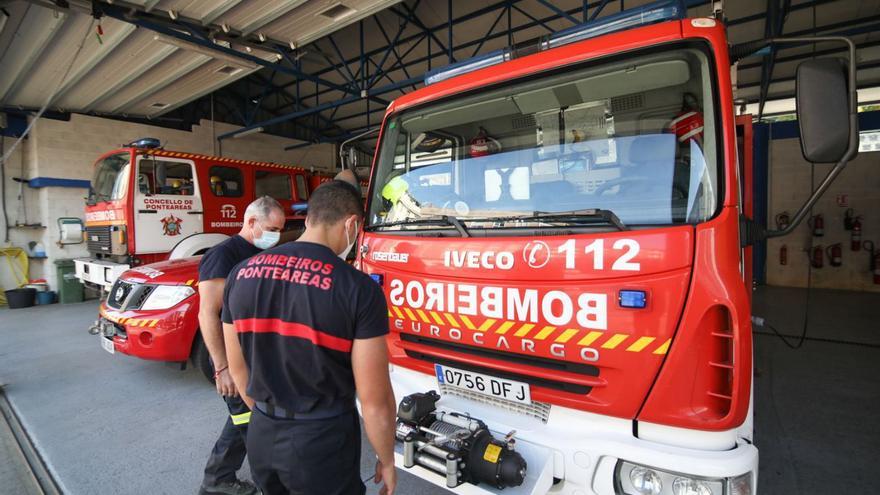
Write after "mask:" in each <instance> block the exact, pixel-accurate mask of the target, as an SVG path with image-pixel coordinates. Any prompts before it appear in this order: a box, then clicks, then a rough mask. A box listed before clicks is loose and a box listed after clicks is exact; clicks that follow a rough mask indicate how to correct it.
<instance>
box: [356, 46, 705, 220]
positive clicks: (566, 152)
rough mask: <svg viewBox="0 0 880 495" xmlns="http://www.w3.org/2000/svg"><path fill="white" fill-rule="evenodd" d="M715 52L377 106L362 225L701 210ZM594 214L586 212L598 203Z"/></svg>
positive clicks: (633, 61)
mask: <svg viewBox="0 0 880 495" xmlns="http://www.w3.org/2000/svg"><path fill="white" fill-rule="evenodd" d="M710 75H711V70H710V60H709V58H708V57H707V56H706V55H705V54H704V53H703V52H702V51H700V50H697V49H694V48H684V47H683V48H682V49H681V50H667V51H665V52H663V53H659V54H658V53H655V54H650V55H641V56H639V55H634V56H632V57H630V58H627V59H625V60H619V61H615V62H609V63H606V64H603V65H598V66H596V65H594V66H591V67H590V68H587V69H583V70H571V71H567V72H565V73H563V74H556V75H552V76H545V77H543V78H540V79H534V80H530V81H527V82H522V83H515V84H511V85H508V86H506V87H503V88H501V89H495V90H491V91H484V92H481V93H479V94H476V95H469V96H463V97H456V98H455V99H453V100H446V101H444V102H442V103H439V104H436V105H434V106H428V107H424V108H417V109H414V110H411V111H408V112H403V113H401V114H399V115H392V116H390V117H389V118H388V119H386V123H385V129H384V132H383V138H382V143H381V144H380V147H379V158H378V161H377V166H376V167H375V169H374V174H375V177H374V183H375V184H376V187H375V189H374V194H373V197H372V198H371V203H370V218H369V223H368V225H369V227H370V229H371V230H396V231H400V230H424V229H450V228H451V227H450V226H449V224H448V222H439V221H434V222H431V221H422V220H431V219H435V220H436V219H438V218H443V217H453V218H455V219H457V220H458V221H460V222H462V223H463V224H464V225H465V226H466V227H467V228H468V229H474V228H476V229H492V228H505V227H536V228H541V227H549V226H556V225H560V224H567V225H581V226H582V225H588V224H589V223H590V222H583V221H581V220H583V219H578V217H577V215H557V216H548V215H547V214H548V213H555V212H573V211H581V210H604V211H609V212H613V213H614V214H616V216H617V217H618V218H619V219H620V221H621V222H622V223H623V224H625V225H626V226H630V227H631V226H638V225H668V224H683V223H698V222H701V221H704V220H706V219H708V218H710V217H711V216H712V215H714V213H715V210H716V206H717V204H718V195H719V187H718V165H717V164H718V162H719V157H718V156H717V149H718V147H717V146H716V139H718V137H717V136H716V133H715V124H714V122H715V119H716V115H715V108H714V103H713V102H714V99H713V96H712V90H713V85H712V82H711V79H710ZM594 217H595V216H594Z"/></svg>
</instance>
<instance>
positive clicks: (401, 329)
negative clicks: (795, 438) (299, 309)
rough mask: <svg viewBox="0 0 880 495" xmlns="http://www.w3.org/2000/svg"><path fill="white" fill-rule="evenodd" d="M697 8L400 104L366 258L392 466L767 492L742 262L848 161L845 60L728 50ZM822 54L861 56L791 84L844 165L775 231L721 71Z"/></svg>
mask: <svg viewBox="0 0 880 495" xmlns="http://www.w3.org/2000/svg"><path fill="white" fill-rule="evenodd" d="M684 12H685V10H684V8H683V5H682V4H681V3H680V2H674V1H672V2H670V1H666V2H655V3H652V4H649V5H647V6H644V7H642V8H639V9H634V10H632V11H625V12H622V13H620V14H615V15H613V16H609V17H606V18H605V19H602V20H600V21H599V22H595V23H588V24H585V25H583V26H578V27H575V28H572V29H569V30H566V31H562V32H559V33H556V34H554V35H551V36H549V37H546V38H543V39H541V40H539V41H538V42H536V43H529V44H523V45H518V46H516V47H511V48H509V49H505V50H501V51H498V52H494V53H490V54H487V55H484V56H482V57H478V58H476V59H472V60H467V61H464V62H460V63H458V64H456V65H452V66H449V67H446V68H444V69H440V70H439V71H438V72H435V73H433V74H429V75H428V76H427V78H426V83H427V86H426V87H425V88H423V89H419V90H417V91H413V92H412V93H409V94H407V95H405V96H403V97H400V98H399V99H397V100H395V101H394V102H392V103H391V105H390V106H389V108H388V110H387V112H386V115H385V118H384V121H383V125H382V128H381V132H380V137H379V143H378V148H377V153H376V156H375V158H374V162H373V166H372V176H371V181H370V183H371V190H370V192H369V194H368V198H369V204H368V207H367V208H368V210H367V217H368V218H367V220H366V221H365V227H364V233H363V235H362V238H361V240H360V241H361V244H360V252H359V258H358V262H359V266H360V268H361V269H362V270H364V271H365V272H367V273H369V274H370V275H371V277H372V278H373V279H374V280H375V281H376V282H377V283H378V284H380V285H381V286H382V287H383V289H384V291H385V293H386V296H387V300H388V305H389V314H388V316H389V320H390V323H391V335H390V337H389V340H388V346H389V350H390V353H391V362H392V371H391V377H392V383H393V385H394V390H395V395H396V397H397V398H398V399H401V398H403V400H402V402H401V405H400V409H399V411H398V431H397V438H398V441H399V443H398V452H397V453H398V459H397V460H398V464H399V465H400V466H401V467H402V468H404V469H406V470H408V471H409V472H411V473H413V474H415V475H416V476H419V477H422V478H424V479H426V480H429V481H431V482H432V483H435V484H438V485H440V486H444V487H448V488H450V489H453V491H455V492H457V493H512V494H523V493H527V494H539V493H540V494H543V493H560V494H562V493H564V494H572V495H575V494H577V495H580V494H588V493H597V494H612V493H617V494H628V495H660V494H666V495H670V494H674V495H686V494H687V495H709V494H713V495H722V494H726V495H745V494H753V493H755V490H756V487H757V473H758V469H757V467H758V450H757V449H756V447H755V446H754V445H753V431H752V404H751V400H752V333H751V332H752V329H751V320H750V318H751V248H750V247H749V246H750V245H751V244H753V243H754V242H755V241H758V240H760V239H762V238H766V237H771V236H777V235H783V234H786V233H788V232H790V231H791V230H792V229H793V228H794V227H795V225H796V224H797V223H799V222H800V221H801V220H802V219H803V218H804V216H805V215H806V213H807V212H808V211H809V208H810V207H811V206H812V204H814V203H815V201H816V200H817V199H818V197H819V196H820V195H821V194H822V192H824V190H825V189H826V188H827V187H828V184H830V182H831V180H833V178H834V177H835V176H836V175H837V174H838V173H839V172H840V171H841V170H842V168H843V167H844V165H845V164H846V162H847V161H848V160H850V159H852V157H854V156H855V154H856V152H857V149H858V129H857V122H856V95H855V89H854V88H855V68H854V63H855V49H854V47H853V45H852V43H850V42H849V41H848V40H846V39H842V38H814V39H811V40H807V39H774V40H767V41H765V42H763V43H758V44H750V45H748V46H734V47H731V46H729V45H728V42H727V37H726V33H725V26H724V25H723V21H722V20H721V18H720V17H721V16H716V17H715V18H695V19H687V18H684ZM815 41H823V42H834V43H838V44H845V45H846V47H848V49H849V66H848V67H847V64H845V63H842V61H841V60H840V59H836V58H835V59H818V60H811V61H808V62H805V63H804V64H802V65H801V66H800V67H799V69H798V77H797V107H798V120H799V124H800V130H801V144H802V149H803V154H804V157H805V158H806V159H807V161H810V162H832V163H833V162H836V163H837V166H835V167H834V168H833V169H832V172H831V173H830V174H829V175H828V176H827V177H826V178H825V180H824V181H823V182H822V184H821V185H820V186H819V188H817V190H816V191H815V192H814V193H813V195H812V196H811V198H810V199H809V201H808V202H807V203H806V204H805V205H804V206H803V208H802V209H801V210H800V211H799V212H798V213H797V214H796V215H795V216H794V218H793V221H792V224H791V225H789V227H787V229H786V230H785V231H766V230H763V229H762V228H761V227H759V226H758V225H757V224H756V223H755V222H753V221H752V220H751V219H750V216H751V208H752V191H751V186H750V184H751V151H752V145H751V118H750V117H749V116H743V117H739V118H737V117H735V115H734V105H733V100H734V95H733V88H732V83H731V64H732V63H734V62H735V61H736V59H738V58H741V57H743V56H747V55H750V54H752V53H755V52H757V51H758V50H760V49H762V48H764V47H766V46H768V44H769V43H771V42H772V43H807V42H815ZM436 391H439V392H440V393H439V394H437V393H436Z"/></svg>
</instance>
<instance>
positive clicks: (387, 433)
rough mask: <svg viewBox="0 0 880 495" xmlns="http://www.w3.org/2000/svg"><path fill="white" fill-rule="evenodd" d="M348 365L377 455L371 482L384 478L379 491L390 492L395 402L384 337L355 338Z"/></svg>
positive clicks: (393, 478) (394, 481)
mask: <svg viewBox="0 0 880 495" xmlns="http://www.w3.org/2000/svg"><path fill="white" fill-rule="evenodd" d="M351 365H352V371H353V372H354V382H355V387H356V388H357V394H358V399H360V402H361V411H362V412H363V415H364V428H365V429H366V433H367V438H368V439H369V440H370V444H371V445H372V446H373V450H375V451H376V454H377V455H378V457H379V463H378V464H377V465H376V480H375V481H376V483H379V482H383V481H384V483H385V486H384V487H383V489H382V491H381V492H380V493H382V494H388V495H391V494H392V493H393V492H394V488H395V485H396V484H397V474H396V472H395V471H394V431H395V427H396V417H395V413H396V411H395V410H396V403H395V400H394V391H393V390H392V389H391V379H390V377H389V376H388V350H387V348H386V344H385V336H384V335H383V336H379V337H373V338H368V339H355V340H354V344H353V345H352V349H351Z"/></svg>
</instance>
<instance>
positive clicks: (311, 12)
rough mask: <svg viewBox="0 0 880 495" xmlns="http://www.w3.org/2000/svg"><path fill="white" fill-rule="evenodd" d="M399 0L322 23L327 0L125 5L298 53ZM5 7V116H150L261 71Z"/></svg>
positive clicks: (370, 0)
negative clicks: (296, 48) (267, 40)
mask: <svg viewBox="0 0 880 495" xmlns="http://www.w3.org/2000/svg"><path fill="white" fill-rule="evenodd" d="M398 1H399V0H346V1H345V8H346V9H347V11H345V12H344V15H341V16H338V17H328V16H325V15H321V13H322V12H325V11H327V10H328V9H332V8H333V7H334V6H337V5H339V4H340V2H338V1H334V0H293V1H277V0H220V1H217V0H161V1H159V2H156V1H155V0H137V1H132V2H129V4H130V5H136V6H139V7H141V8H143V9H144V10H147V11H149V10H152V11H153V12H156V13H161V14H163V15H169V17H170V14H169V13H168V12H169V11H173V12H174V14H175V15H176V16H180V17H182V18H190V19H194V20H197V21H198V22H200V23H202V24H203V25H207V24H210V23H223V24H225V25H227V26H229V27H230V28H231V29H232V30H234V31H239V32H243V33H244V34H250V33H256V32H261V33H264V34H266V35H269V36H270V37H271V38H274V39H276V40H284V41H285V42H293V43H294V44H296V45H302V44H306V43H309V42H310V41H312V40H314V39H316V38H319V37H321V36H325V35H326V34H328V33H331V32H333V31H336V30H338V29H341V28H343V27H345V26H346V25H348V24H350V23H352V22H356V21H358V20H359V19H362V18H364V17H368V16H370V15H373V14H374V13H376V12H377V11H379V10H381V9H383V8H386V7H388V6H390V5H393V4H395V3H397V2H398ZM70 4H72V5H74V4H76V2H75V1H70ZM5 8H6V12H8V14H9V16H8V18H6V22H5V25H4V27H3V29H2V31H0V67H3V70H2V71H0V106H4V107H22V108H39V107H42V106H43V105H44V104H45V103H46V101H47V99H49V98H50V97H51V102H50V105H49V108H50V109H53V110H62V111H72V112H99V113H107V114H114V115H132V116H144V117H152V116H157V115H161V114H162V113H165V112H168V111H170V110H172V109H174V108H176V107H178V106H180V105H183V104H185V103H187V102H189V101H192V100H194V99H196V98H198V97H200V96H202V95H205V94H207V93H210V92H211V91H214V90H216V89H217V88H220V87H222V86H225V85H227V84H229V83H232V82H234V81H236V80H238V79H241V78H243V77H245V76H247V75H248V74H251V73H253V72H255V71H256V70H258V69H259V68H260V66H259V65H257V64H254V63H252V62H248V61H246V60H241V59H237V58H234V57H228V56H223V55H213V56H209V55H210V53H207V52H206V51H205V50H204V49H202V50H199V49H197V48H193V47H192V46H190V45H187V44H186V43H180V42H175V41H174V40H173V39H171V38H169V37H166V36H160V35H156V34H155V33H153V32H150V31H148V30H146V29H142V28H138V27H136V26H135V25H133V24H129V23H127V22H123V21H119V20H116V19H113V18H110V17H109V16H105V17H103V18H102V19H101V22H100V24H101V29H102V30H103V36H101V37H100V38H99V37H98V35H97V33H96V28H97V26H96V21H95V20H94V19H93V18H92V16H91V15H89V13H88V11H83V10H76V9H69V10H67V9H55V8H52V7H51V5H46V4H43V3H42V2H23V1H20V2H11V3H9V4H8V5H7V6H6V7H5ZM337 10H338V9H337ZM206 53H207V54H206ZM254 55H256V56H261V57H263V58H264V59H266V60H270V59H272V60H274V58H272V57H273V54H271V53H268V52H265V53H264V52H259V51H255V52H254ZM65 74H66V77H64V76H65ZM62 77H63V78H64V80H63V81H62V80H61V79H62ZM53 95H54V96H53Z"/></svg>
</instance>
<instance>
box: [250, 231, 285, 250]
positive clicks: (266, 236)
mask: <svg viewBox="0 0 880 495" xmlns="http://www.w3.org/2000/svg"><path fill="white" fill-rule="evenodd" d="M279 239H281V232H270V231H268V230H264V231H263V235H261V236H260V237H256V236H254V246H257V247H258V248H260V249H269V248H270V247H272V246H274V245H275V244H278V240H279Z"/></svg>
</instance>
